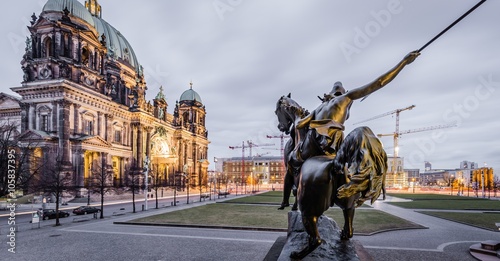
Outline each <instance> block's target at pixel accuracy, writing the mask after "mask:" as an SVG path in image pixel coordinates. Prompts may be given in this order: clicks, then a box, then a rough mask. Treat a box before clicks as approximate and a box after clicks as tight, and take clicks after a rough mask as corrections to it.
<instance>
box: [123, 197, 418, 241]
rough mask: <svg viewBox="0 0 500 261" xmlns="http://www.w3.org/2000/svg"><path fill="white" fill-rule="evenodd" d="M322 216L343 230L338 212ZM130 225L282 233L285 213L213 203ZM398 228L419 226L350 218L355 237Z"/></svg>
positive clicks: (368, 215) (377, 215) (360, 215)
mask: <svg viewBox="0 0 500 261" xmlns="http://www.w3.org/2000/svg"><path fill="white" fill-rule="evenodd" d="M325 215H327V216H329V217H331V218H333V219H334V220H335V221H336V222H337V224H338V225H339V226H340V227H342V226H343V224H344V219H343V215H342V211H341V210H340V209H338V208H334V209H330V210H328V211H327V212H325ZM131 222H139V223H155V224H182V225H209V226H235V227H258V228H273V229H286V228H287V226H288V211H286V210H285V211H282V210H277V208H276V206H262V205H245V204H229V203H227V204H220V203H216V204H208V205H205V206H200V207H194V208H189V209H185V210H179V211H174V212H170V213H165V214H160V215H155V216H150V217H145V218H140V219H136V220H132V221H131ZM401 228H421V226H418V225H416V224H414V223H411V222H409V221H406V220H404V219H401V218H398V217H395V216H392V215H389V214H387V213H385V212H382V211H378V210H373V209H358V210H356V214H355V216H354V230H355V233H361V234H371V233H375V232H378V231H382V230H387V229H401Z"/></svg>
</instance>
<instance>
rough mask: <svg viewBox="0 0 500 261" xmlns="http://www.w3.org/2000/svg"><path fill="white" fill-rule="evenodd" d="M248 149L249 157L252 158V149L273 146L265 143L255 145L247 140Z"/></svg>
mask: <svg viewBox="0 0 500 261" xmlns="http://www.w3.org/2000/svg"><path fill="white" fill-rule="evenodd" d="M247 144H248V148H249V149H250V157H252V147H264V146H274V143H273V144H270V143H265V144H255V143H253V142H252V141H251V140H247Z"/></svg>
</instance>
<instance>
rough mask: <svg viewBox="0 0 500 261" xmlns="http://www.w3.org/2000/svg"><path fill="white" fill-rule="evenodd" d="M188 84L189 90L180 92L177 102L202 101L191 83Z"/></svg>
mask: <svg viewBox="0 0 500 261" xmlns="http://www.w3.org/2000/svg"><path fill="white" fill-rule="evenodd" d="M190 85H191V87H190V88H189V90H186V91H184V92H183V93H182V94H181V98H180V99H179V102H182V101H196V102H199V103H203V102H202V101H201V97H200V95H199V94H198V93H197V92H195V91H194V90H193V84H192V83H191V84H190Z"/></svg>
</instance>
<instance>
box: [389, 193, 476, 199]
mask: <svg viewBox="0 0 500 261" xmlns="http://www.w3.org/2000/svg"><path fill="white" fill-rule="evenodd" d="M387 195H388V196H392V197H397V198H404V199H412V200H439V199H441V200H442V199H460V200H478V198H474V197H461V196H452V195H442V194H413V193H388V194H387ZM481 200H482V199H481Z"/></svg>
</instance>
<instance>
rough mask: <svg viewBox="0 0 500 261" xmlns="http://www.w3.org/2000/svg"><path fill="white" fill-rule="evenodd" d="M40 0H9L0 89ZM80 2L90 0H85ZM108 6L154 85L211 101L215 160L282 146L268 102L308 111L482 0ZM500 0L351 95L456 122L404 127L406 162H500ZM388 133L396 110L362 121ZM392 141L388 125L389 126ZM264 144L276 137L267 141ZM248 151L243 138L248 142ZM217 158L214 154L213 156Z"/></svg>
mask: <svg viewBox="0 0 500 261" xmlns="http://www.w3.org/2000/svg"><path fill="white" fill-rule="evenodd" d="M45 2H46V0H23V1H10V2H9V5H8V7H7V6H6V7H5V8H4V11H5V12H3V14H2V16H1V17H0V22H1V24H2V27H1V33H0V34H1V35H2V37H1V39H0V49H1V50H2V55H1V57H2V59H1V63H0V66H1V70H0V79H2V84H1V86H2V87H1V88H2V89H1V91H3V92H7V93H10V94H12V92H11V91H10V90H9V88H10V87H14V86H19V85H20V82H21V81H22V70H21V68H20V64H19V62H20V61H21V58H22V55H23V53H24V47H25V44H24V39H25V38H26V36H27V35H28V31H27V29H26V25H28V24H29V21H30V20H31V18H30V16H31V14H32V13H33V12H34V13H36V15H37V16H38V15H39V14H40V12H41V9H42V7H43V5H44V4H45ZM81 2H82V3H83V2H84V1H83V0H81ZM99 3H100V4H101V6H102V17H103V19H104V20H106V21H107V22H109V23H110V24H111V25H113V26H114V27H115V28H117V29H118V30H119V31H120V32H121V33H122V35H124V36H125V37H126V38H127V39H128V41H129V42H130V44H131V45H132V47H133V49H134V51H135V53H136V55H137V57H138V60H139V62H140V63H141V64H142V65H143V67H144V68H145V70H146V71H145V74H146V80H147V84H148V93H147V98H148V99H152V98H154V96H155V95H156V93H157V92H158V90H159V87H160V85H163V87H164V93H165V95H166V97H167V102H168V103H169V108H168V111H169V113H173V109H174V107H175V101H176V100H177V99H178V98H179V97H180V95H181V94H182V92H183V91H185V90H187V89H188V88H189V82H190V81H192V82H193V84H194V85H193V89H194V90H195V91H197V92H198V93H199V94H200V96H201V98H202V100H203V103H204V104H205V106H206V110H207V121H206V123H207V128H208V131H209V140H210V141H211V144H210V146H209V160H210V162H212V163H213V158H214V157H237V156H241V149H236V150H231V149H229V146H241V143H242V141H247V140H252V141H253V142H254V143H255V144H265V143H274V144H275V146H274V148H276V150H264V149H259V148H256V147H254V148H253V151H252V153H253V155H256V154H257V153H269V152H270V153H271V154H270V155H279V147H280V146H279V144H280V141H279V139H267V138H266V135H279V134H280V133H279V131H278V129H277V127H276V125H277V120H276V116H275V114H274V110H275V106H276V101H277V100H278V99H279V98H280V96H282V95H285V94H288V93H290V92H291V93H292V98H294V99H295V100H296V101H297V102H298V103H299V104H301V105H302V106H303V107H305V108H307V109H308V110H309V111H312V110H314V108H316V107H317V106H318V105H319V104H320V100H319V99H318V98H317V96H318V95H319V96H323V94H324V93H327V92H329V91H330V90H331V87H332V86H333V83H335V82H336V81H342V82H343V84H344V87H345V88H346V89H347V90H350V89H353V88H356V87H359V86H362V85H364V84H366V83H369V82H370V81H372V80H374V79H375V78H376V77H378V76H379V75H381V74H383V73H385V72H386V71H387V70H389V69H390V68H391V67H393V66H394V65H396V63H397V62H399V61H400V60H401V59H402V58H403V57H404V56H405V55H406V54H407V53H408V52H410V51H412V50H416V49H419V48H420V47H421V46H423V45H424V44H425V43H426V42H427V41H429V40H430V39H432V37H434V36H435V35H436V34H438V33H439V32H440V31H441V30H443V29H444V28H446V27H447V26H448V25H449V24H451V23H452V22H453V21H454V20H455V19H457V18H458V17H459V16H460V15H462V14H463V13H465V12H466V11H467V10H468V9H469V8H471V7H472V6H473V5H475V4H476V3H477V1H456V0H440V1H435V0H419V1H411V0H400V1H398V0H370V1H340V0H316V1H311V0H296V1H289V0H276V1H269V0H204V1H195V0H189V1H186V0H183V1H180V0H178V1H173V0H172V1H165V0H147V1H137V0H121V1H116V0H100V1H99ZM498 10H500V1H492V0H490V1H487V2H486V3H484V4H483V5H482V6H480V7H479V8H478V9H476V10H475V11H474V12H473V13H471V14H470V15H469V16H468V17H466V18H465V19H464V20H462V21H461V22H460V23H458V24H457V25H456V26H455V27H453V28H452V29H451V30H450V31H448V32H447V33H446V34H444V35H443V36H442V37H440V38H439V39H438V40H436V41H435V42H434V43H433V44H431V45H430V46H428V47H427V48H426V49H425V50H424V51H423V52H422V54H421V55H420V57H418V58H417V60H416V61H415V62H414V63H412V64H411V65H409V66H407V67H406V68H405V69H404V70H403V71H402V72H401V73H400V74H399V76H398V77H397V78H396V79H395V80H394V81H392V82H391V83H390V84H389V85H387V86H386V87H385V88H384V89H382V90H380V91H378V92H376V93H374V94H372V95H370V97H369V98H367V99H366V100H364V101H363V102H360V101H355V103H354V104H353V106H352V109H351V117H350V119H349V120H348V121H347V122H346V131H345V133H346V135H347V133H348V132H350V131H351V130H352V129H353V128H355V127H357V126H359V125H353V123H356V122H359V121H362V120H365V119H368V118H371V117H373V116H377V115H380V114H383V113H386V112H390V111H393V110H396V109H400V108H405V107H408V106H410V105H416V107H415V108H414V109H413V110H407V111H404V112H401V114H400V130H412V129H418V128H422V127H428V126H436V125H446V124H456V125H457V127H455V128H446V129H440V130H434V131H427V132H415V133H411V134H406V135H402V136H401V138H400V140H399V144H400V152H399V155H400V156H402V157H404V158H405V168H419V169H423V168H424V161H430V162H431V163H432V166H433V168H434V169H442V168H446V169H454V168H458V167H459V165H460V164H459V163H460V162H461V161H463V160H468V161H474V162H477V163H478V164H479V166H484V164H487V166H488V167H494V168H495V172H496V174H497V175H498V171H500V138H499V134H500V119H499V118H500V116H499V113H500V110H499V108H500V106H499V104H498V100H499V98H500V71H499V69H500V29H499V27H498V25H499V24H500V16H499V15H498ZM363 124H364V125H367V126H369V127H370V128H372V130H373V131H374V132H375V133H376V134H379V133H383V134H387V133H393V132H394V131H395V117H394V114H393V115H389V116H385V117H382V118H379V119H376V120H371V121H368V122H365V123H363ZM382 142H383V143H384V146H386V147H387V148H388V149H387V152H388V154H390V155H392V154H393V149H392V147H393V141H392V137H384V138H382ZM267 148H270V147H267ZM245 153H246V155H248V153H249V151H248V150H247V151H246V152H245ZM213 167H214V164H211V165H210V167H209V168H210V169H213Z"/></svg>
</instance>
